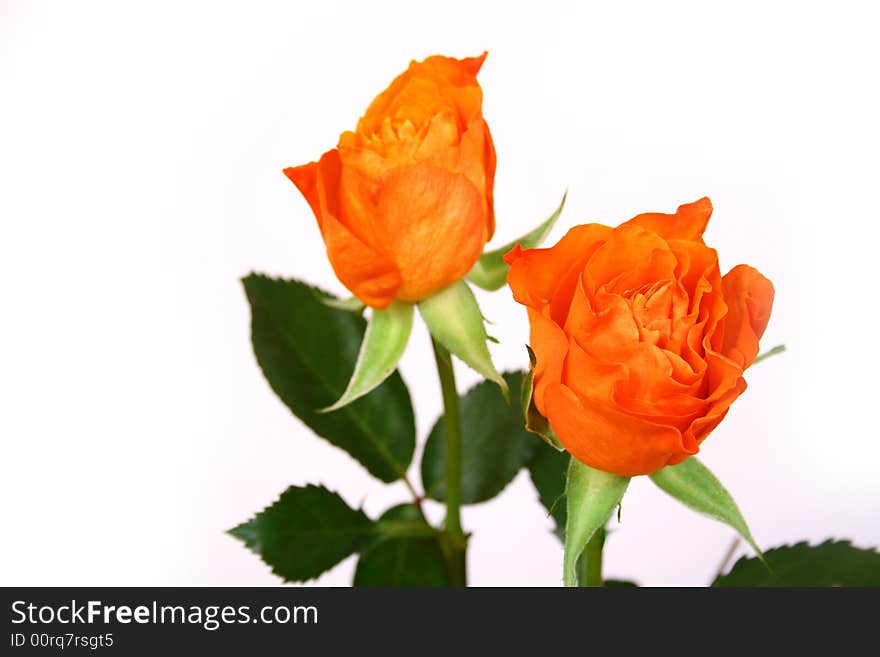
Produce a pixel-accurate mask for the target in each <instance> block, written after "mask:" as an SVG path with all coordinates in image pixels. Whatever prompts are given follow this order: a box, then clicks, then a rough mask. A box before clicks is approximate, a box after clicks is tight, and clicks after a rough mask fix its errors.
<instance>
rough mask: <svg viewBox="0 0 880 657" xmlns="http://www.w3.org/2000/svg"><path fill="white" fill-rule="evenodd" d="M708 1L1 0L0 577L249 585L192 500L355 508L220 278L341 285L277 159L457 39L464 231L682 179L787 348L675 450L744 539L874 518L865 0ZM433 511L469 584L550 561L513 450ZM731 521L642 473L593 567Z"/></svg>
mask: <svg viewBox="0 0 880 657" xmlns="http://www.w3.org/2000/svg"><path fill="white" fill-rule="evenodd" d="M720 7H721V5H720V4H719V5H716V4H715V3H706V2H695V3H689V4H681V3H666V2H665V3H645V4H630V3H623V2H620V3H609V2H595V3H592V2H591V3H586V2H572V3H556V2H549V1H547V0H543V1H541V2H534V3H527V2H504V3H501V2H498V3H494V2H493V3H487V2H484V3H477V2H474V0H465V1H464V2H454V1H449V0H447V1H445V2H439V3H416V2H413V1H412V0H406V1H403V2H376V1H372V2H352V3H347V4H341V3H336V2H326V1H325V2H286V3H279V4H269V3H262V2H248V3H244V2H242V3H237V4H226V3H218V2H211V3H205V4H201V3H192V2H167V3H166V2H149V3H147V2H144V3H134V2H103V3H98V2H85V1H83V2H39V1H35V2H25V1H23V0H22V1H18V2H8V1H7V2H3V3H2V4H0V221H2V233H0V286H2V288H0V289H2V296H0V300H2V311H0V312H2V322H0V439H2V446H3V452H2V458H0V467H2V473H0V500H2V501H0V509H2V517H0V521H2V527H3V530H2V534H3V539H2V546H0V557H2V558H0V583H2V584H6V585H11V584H22V585H25V584H26V585H38V584H93V585H99V584H107V585H135V584H171V585H174V584H181V585H183V584H273V583H275V582H276V581H277V580H276V579H275V578H274V577H273V576H272V575H271V574H270V573H269V571H268V568H266V567H265V566H264V565H263V564H262V563H261V562H260V561H259V560H258V559H257V558H256V557H255V556H254V555H252V554H250V553H249V552H247V551H246V550H245V549H244V548H243V547H242V546H241V545H240V544H239V543H238V542H237V541H236V540H234V539H232V538H230V537H229V536H227V535H225V534H224V533H223V532H224V530H226V529H227V528H229V527H232V526H233V525H235V524H237V523H238V522H240V521H242V520H244V519H246V518H248V517H249V516H250V515H251V514H252V513H253V512H254V511H256V510H258V509H260V508H262V507H263V506H265V505H267V504H268V503H271V502H272V501H273V500H274V499H275V498H276V497H277V495H278V494H279V493H280V492H281V491H282V490H283V489H284V488H285V487H286V486H288V485H290V484H303V483H305V482H315V483H318V482H324V483H326V484H328V485H329V487H330V488H332V489H336V490H338V491H340V493H341V494H342V495H343V497H344V498H345V499H346V500H347V501H348V502H349V503H350V504H352V505H357V504H360V503H361V502H363V504H364V507H365V509H366V510H367V511H368V512H369V513H370V514H372V515H373V516H376V515H378V514H379V513H380V512H381V511H382V510H384V509H385V508H386V507H387V506H389V505H391V504H392V503H394V502H396V501H402V500H404V499H405V498H406V493H405V490H404V489H403V486H402V485H400V484H395V485H391V486H386V485H382V484H379V483H376V482H374V481H372V480H371V479H370V478H369V477H368V476H367V475H366V473H365V471H364V470H363V469H362V468H361V467H360V466H359V465H358V464H357V463H356V462H354V461H353V460H352V459H350V458H349V457H348V456H347V455H346V454H345V453H344V452H342V451H340V450H338V449H336V448H334V447H332V446H330V445H329V444H327V443H325V442H324V441H322V440H320V439H318V438H315V437H314V436H312V435H311V434H310V432H309V431H308V430H307V429H306V428H304V426H303V425H302V424H300V423H299V421H298V420H296V419H295V418H294V417H293V416H292V415H291V414H290V412H289V411H288V410H287V409H286V408H285V407H284V406H283V405H282V404H281V402H279V401H278V400H277V399H276V398H275V396H274V395H273V394H272V392H271V390H270V389H269V387H268V385H267V384H266V383H265V381H264V380H263V378H262V376H261V374H260V372H259V370H258V368H257V366H256V363H255V360H254V357H253V355H252V352H251V349H250V344H249V312H248V307H247V304H246V302H245V298H244V295H243V293H242V288H241V285H240V283H239V278H240V277H241V276H243V275H245V274H247V273H248V272H249V271H251V270H258V271H262V272H267V273H271V274H273V275H283V276H293V277H298V278H301V279H305V280H308V281H310V282H312V283H316V284H320V285H322V286H324V287H325V288H328V289H332V290H334V291H336V292H342V291H343V290H342V288H341V286H340V284H339V283H338V282H337V281H336V279H335V277H334V275H333V273H332V270H331V269H330V267H329V265H328V263H327V262H326V259H325V256H324V249H323V244H322V242H321V240H320V237H319V234H318V230H317V226H316V224H315V220H314V218H313V217H312V215H311V213H310V211H309V209H308V206H307V205H306V203H305V201H304V200H303V199H302V198H301V197H300V195H299V194H298V192H297V191H296V189H295V188H294V187H293V185H291V183H290V182H289V181H288V180H287V179H286V178H285V177H284V176H283V175H282V173H281V169H282V168H283V167H284V166H288V165H295V164H301V163H303V162H306V161H309V160H311V159H315V158H317V157H318V156H319V155H320V154H321V153H322V152H323V151H324V150H326V149H328V148H330V147H332V146H333V145H335V143H336V139H337V137H338V134H339V132H341V131H342V130H344V129H348V128H352V127H353V126H354V125H355V122H356V120H357V118H358V116H359V115H360V114H361V113H362V112H363V110H364V109H365V108H366V106H367V104H368V103H369V101H370V100H371V99H372V98H373V96H374V95H375V94H376V93H378V92H379V91H381V90H382V89H383V88H384V87H385V86H386V85H387V84H388V83H389V82H390V80H391V79H392V78H393V77H394V76H395V75H397V74H398V73H399V72H401V71H402V70H403V69H404V68H405V67H406V66H407V64H408V62H409V60H410V59H413V58H417V59H421V58H423V57H425V56H427V55H430V54H433V53H443V54H448V55H453V56H459V57H460V56H467V55H476V54H479V53H481V52H482V51H483V50H484V49H485V50H489V53H490V54H489V58H488V59H487V60H486V63H485V66H484V68H483V71H482V73H481V74H480V80H481V82H482V85H483V88H484V91H485V114H486V116H487V118H488V120H489V122H490V125H491V129H492V132H493V134H494V137H495V143H496V146H497V150H498V174H497V184H496V200H497V216H498V230H497V237H496V239H495V241H494V242H493V244H502V243H504V242H506V241H507V240H509V239H511V238H513V237H516V236H517V235H519V234H521V233H523V232H524V231H525V230H526V229H528V228H531V227H532V226H533V225H534V224H536V222H538V221H540V220H543V219H544V218H545V217H546V215H547V214H548V213H549V212H550V211H551V210H552V209H553V208H554V207H555V206H556V204H557V203H558V201H559V198H560V197H561V195H562V192H563V191H564V190H565V189H566V188H568V189H569V190H570V194H569V204H568V207H567V208H566V211H565V213H564V215H563V218H562V221H561V222H560V225H559V226H557V228H556V229H555V230H554V233H553V234H552V235H551V240H550V241H551V242H555V241H556V240H557V239H558V238H559V237H561V235H562V234H564V232H565V231H566V230H567V229H568V228H569V227H571V226H572V225H574V224H576V223H584V222H587V221H601V222H604V223H609V224H612V225H615V224H617V223H619V222H620V221H623V220H626V219H628V218H630V217H631V216H632V215H634V214H637V213H638V212H642V211H666V212H671V211H674V209H675V208H676V206H677V205H679V204H680V203H684V202H688V201H692V200H695V199H696V198H699V197H701V196H703V195H708V196H710V197H711V198H712V200H713V202H714V204H715V208H716V212H715V215H714V217H713V220H712V222H711V223H710V226H709V230H708V232H707V240H708V241H709V243H710V244H712V245H714V246H715V247H717V248H718V250H719V252H720V254H721V259H722V268H723V270H725V271H726V270H727V269H729V268H730V267H732V266H733V265H735V264H737V263H740V262H746V263H749V264H752V265H754V266H756V267H758V268H759V269H760V270H761V271H762V272H763V273H764V274H765V275H767V276H768V277H769V278H771V279H772V280H773V282H774V283H775V285H776V304H775V307H774V310H773V316H772V319H771V322H770V326H769V328H768V330H767V333H766V336H765V339H764V342H763V346H764V347H765V348H768V347H771V346H773V345H775V344H778V343H781V342H785V343H786V344H787V345H788V348H789V351H788V352H787V353H786V354H784V355H782V356H777V357H775V358H773V359H771V360H769V361H767V362H766V363H763V364H761V365H759V366H756V367H755V369H754V370H752V371H750V372H749V373H748V377H747V378H748V381H749V390H748V392H746V393H745V395H744V396H743V397H742V398H741V399H740V400H738V401H737V402H736V404H735V405H734V406H733V409H732V411H731V413H730V415H729V416H728V418H727V420H726V421H725V422H724V423H723V424H722V425H721V427H720V428H719V429H717V430H716V431H715V432H714V434H713V435H712V436H711V437H710V438H709V439H708V441H707V442H706V443H704V449H703V458H704V461H705V462H706V463H707V464H708V465H710V466H711V467H712V468H713V469H714V470H715V472H716V473H717V474H718V476H719V477H720V478H721V479H722V481H723V482H725V484H726V485H727V487H728V488H729V489H730V490H731V491H732V492H733V493H734V496H735V497H736V499H737V500H738V502H739V504H740V506H741V507H742V510H743V512H744V514H745V516H746V517H747V519H748V520H749V522H750V524H751V526H752V529H753V532H754V534H755V536H756V537H757V538H758V541H759V542H760V543H761V544H762V545H763V546H766V547H770V546H773V545H777V544H780V543H785V542H791V541H795V540H798V539H801V538H809V539H812V540H821V539H824V538H826V537H829V536H835V537H848V538H852V539H854V541H855V542H856V543H857V544H859V545H863V546H868V545H877V544H880V522H878V515H880V514H878V508H877V507H878V500H880V478H878V475H877V471H878V465H880V440H878V438H880V436H878V431H877V428H876V427H877V422H876V412H877V401H876V398H877V390H878V384H877V372H878V362H877V347H876V337H875V336H876V332H877V329H878V325H880V310H878V309H880V304H878V301H877V298H876V297H877V259H878V254H877V239H876V238H877V228H876V226H877V223H878V219H880V217H878V210H877V206H878V197H877V185H878V182H880V165H878V153H880V132H878V116H880V102H878V85H877V68H876V66H877V62H878V61H880V48H878V41H877V38H876V25H877V22H876V20H875V17H873V16H871V15H870V13H869V11H868V7H869V3H865V4H864V5H856V4H852V3H847V2H835V3H833V4H828V3H826V4H825V5H824V7H825V8H820V7H819V6H818V5H813V4H811V3H804V2H798V3H792V4H790V5H784V4H778V3H768V2H760V3H749V2H737V3H732V4H731V3H728V4H727V5H726V7H727V8H724V9H722V8H720ZM479 299H480V302H481V304H482V306H483V309H484V312H485V314H486V315H487V316H488V317H490V318H491V319H492V320H493V321H495V322H496V323H497V325H496V327H494V331H495V333H496V334H497V335H498V337H499V338H501V340H502V345H501V346H499V347H497V348H495V349H494V354H495V356H496V362H497V363H498V364H499V365H500V366H502V367H504V368H522V367H524V365H525V364H526V354H525V350H524V348H523V344H524V343H525V341H526V336H527V323H526V318H525V313H524V311H523V309H522V308H521V307H519V306H518V305H516V304H515V303H513V302H512V300H511V299H510V297H509V292H507V291H501V292H498V293H495V294H492V295H490V294H481V295H480V297H479ZM428 354H429V349H428V342H427V339H426V337H425V334H424V329H423V327H421V326H417V328H416V331H415V338H414V340H413V342H412V343H411V345H410V349H409V351H408V353H407V354H406V356H405V357H404V360H403V363H402V373H403V376H404V378H405V379H406V380H407V382H408V383H409V385H410V386H411V389H412V391H413V394H414V398H415V406H416V414H417V421H418V426H419V429H420V436H422V437H423V436H424V435H425V434H426V433H427V431H428V429H429V428H430V426H431V424H432V422H433V420H434V418H435V416H436V415H437V414H438V412H439V410H440V399H439V390H438V386H437V383H436V381H435V378H434V373H433V364H432V361H431V359H430V357H429V355H428ZM475 381H476V375H475V374H473V373H472V372H469V371H467V370H466V369H465V368H461V369H460V370H459V383H460V387H461V388H462V389H464V388H465V387H466V386H468V385H470V384H472V383H473V382H475ZM412 472H413V475H414V476H415V477H417V476H418V468H417V467H415V466H414V467H413V469H412ZM431 512H432V514H433V516H434V517H441V516H442V509H441V508H439V507H437V508H432V509H431ZM464 521H465V525H466V528H467V529H468V530H471V531H473V532H475V533H474V538H473V540H472V547H471V551H470V557H469V559H470V561H469V564H470V573H471V581H472V583H473V584H476V585H506V584H519V585H550V586H553V585H558V584H560V580H561V559H562V552H561V549H560V546H559V544H558V543H557V541H556V539H555V538H554V537H553V536H552V535H551V534H550V531H549V529H550V526H551V523H550V521H549V520H548V519H547V518H546V515H545V513H544V511H543V510H542V508H541V507H540V506H539V505H538V503H537V501H536V495H535V492H534V490H533V488H532V487H531V482H530V481H529V480H528V477H527V476H526V475H525V474H521V475H520V476H519V477H518V478H517V479H516V480H515V481H514V483H513V484H512V485H511V486H509V487H508V488H507V489H506V490H505V491H504V493H503V494H502V495H501V496H500V497H498V498H497V499H496V500H494V501H492V502H490V503H487V504H483V505H480V506H476V507H469V508H467V509H466V510H465V513H464ZM732 538H733V534H732V531H731V530H729V529H728V528H726V527H725V526H723V525H719V524H716V523H714V522H712V521H710V520H708V519H705V518H702V517H699V516H697V515H695V514H693V513H691V512H689V511H687V510H684V509H683V508H681V507H679V506H678V505H677V504H676V503H675V502H673V501H672V500H671V499H668V498H667V497H665V495H664V494H662V493H661V492H660V491H658V490H656V489H654V487H653V486H652V485H651V484H650V482H649V481H647V480H645V479H644V478H641V479H639V480H637V481H635V482H634V483H633V485H632V486H631V488H630V492H629V493H628V494H627V497H626V500H625V504H624V513H623V523H622V525H620V526H618V527H616V528H615V531H614V533H613V535H612V536H611V538H610V539H609V541H608V544H607V551H606V555H607V556H606V563H607V568H606V573H607V575H609V576H618V577H624V576H625V577H632V578H635V579H637V580H638V581H640V582H641V583H643V584H645V585H669V584H685V585H701V584H704V583H706V582H707V581H708V580H710V579H711V577H712V576H713V574H714V572H715V570H716V569H717V566H718V563H719V561H720V559H721V557H722V554H723V553H724V552H725V550H726V549H727V547H728V545H729V544H730V542H731V540H732ZM353 569H354V559H349V560H347V561H345V562H344V563H343V564H342V565H340V566H339V567H337V568H336V569H334V570H333V571H331V572H330V573H328V574H326V575H325V576H323V577H321V578H320V579H319V580H317V582H318V583H319V584H328V585H329V584H347V583H348V582H349V581H350V577H351V574H352V572H353Z"/></svg>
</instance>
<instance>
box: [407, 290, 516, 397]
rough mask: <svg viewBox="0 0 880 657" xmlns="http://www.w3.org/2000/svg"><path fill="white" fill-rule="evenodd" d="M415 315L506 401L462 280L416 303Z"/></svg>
mask: <svg viewBox="0 0 880 657" xmlns="http://www.w3.org/2000/svg"><path fill="white" fill-rule="evenodd" d="M419 313H420V314H421V315H422V319H424V320H425V324H427V326H428V330H429V331H430V332H431V335H432V336H434V339H436V340H437V341H438V342H439V343H440V344H442V345H443V346H444V347H446V349H448V350H449V351H450V352H451V353H453V354H455V355H456V356H458V357H459V358H460V359H461V360H462V361H464V362H465V363H466V364H467V365H469V366H470V367H472V368H473V369H474V370H476V371H477V372H478V373H479V374H482V375H483V376H484V377H485V378H487V379H489V380H490V381H494V382H495V383H497V384H498V385H499V387H500V388H501V392H502V393H503V394H504V397H505V398H506V399H507V400H508V401H510V391H509V390H508V388H507V382H506V381H505V380H504V378H503V377H502V376H501V375H500V374H499V373H498V370H496V369H495V365H494V364H493V363H492V357H491V355H490V354H489V347H488V346H487V345H486V341H487V340H488V336H487V335H486V327H485V325H484V324H483V315H482V313H481V312H480V306H479V305H478V304H477V299H476V297H475V296H474V293H473V291H472V290H471V288H470V287H468V284H467V283H465V282H464V281H463V280H461V281H458V282H456V283H453V284H452V285H450V286H449V287H446V288H444V289H442V290H440V291H439V292H437V293H436V294H434V295H432V296H430V297H428V298H427V299H424V300H423V301H421V302H420V303H419Z"/></svg>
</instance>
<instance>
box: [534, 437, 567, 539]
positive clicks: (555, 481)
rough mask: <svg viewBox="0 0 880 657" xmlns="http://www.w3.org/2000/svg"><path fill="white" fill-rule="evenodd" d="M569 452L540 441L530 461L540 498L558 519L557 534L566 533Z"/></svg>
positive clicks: (549, 511)
mask: <svg viewBox="0 0 880 657" xmlns="http://www.w3.org/2000/svg"><path fill="white" fill-rule="evenodd" d="M569 460H571V456H569V454H568V452H560V451H557V450H556V448H554V447H551V446H550V445H548V444H547V443H543V442H539V443H538V447H537V448H536V450H535V455H534V457H533V458H532V460H531V462H530V463H529V474H530V475H531V477H532V483H533V484H535V488H536V489H537V490H538V499H540V500H541V504H543V505H544V507H545V508H546V509H547V512H548V513H550V514H551V515H552V516H553V519H554V520H555V521H556V535H557V536H558V537H559V538H560V540H561V539H562V537H563V535H564V534H565V499H564V497H563V496H564V494H565V476H566V473H567V472H568V462H569Z"/></svg>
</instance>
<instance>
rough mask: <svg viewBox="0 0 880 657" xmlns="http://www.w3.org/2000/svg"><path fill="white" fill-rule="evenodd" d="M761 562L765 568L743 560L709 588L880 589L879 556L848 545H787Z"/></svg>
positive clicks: (871, 551) (768, 552)
mask: <svg viewBox="0 0 880 657" xmlns="http://www.w3.org/2000/svg"><path fill="white" fill-rule="evenodd" d="M764 558H765V559H766V560H767V565H766V566H765V565H764V564H763V563H761V562H760V561H759V560H758V559H757V558H750V559H747V558H745V557H743V558H742V559H740V560H739V561H737V562H736V564H734V566H733V568H732V569H731V571H730V572H729V573H728V574H727V575H722V576H721V577H719V578H718V579H716V580H715V581H714V582H713V584H712V586H718V587H732V586H880V554H878V553H877V552H876V551H875V550H873V549H868V550H865V549H861V548H857V547H854V546H853V545H852V544H851V543H850V542H849V541H834V540H828V541H825V542H824V543H822V544H821V545H809V544H807V543H798V544H796V545H786V546H784V547H778V548H774V549H772V550H768V551H767V552H765V553H764ZM768 566H769V570H768Z"/></svg>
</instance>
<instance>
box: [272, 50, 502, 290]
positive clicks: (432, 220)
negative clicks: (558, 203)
mask: <svg viewBox="0 0 880 657" xmlns="http://www.w3.org/2000/svg"><path fill="white" fill-rule="evenodd" d="M485 57H486V55H485V53H484V54H483V55H482V56H481V57H473V58H469V59H463V60H457V59H450V58H448V57H439V56H435V57H429V58H428V59H426V60H425V61H424V62H420V63H418V62H412V63H411V64H410V66H409V69H407V70H406V72H404V73H403V74H402V75H400V76H399V77H397V78H396V79H395V80H394V82H392V83H391V86H390V87H388V89H386V90H385V91H383V92H382V93H381V94H379V96H377V97H376V99H375V100H374V101H373V103H372V104H371V105H370V107H369V108H368V109H367V113H366V114H364V116H363V117H362V118H361V120H360V121H359V122H358V126H357V130H356V131H355V132H344V133H342V135H341V136H340V137H339V143H338V145H337V148H335V149H333V150H331V151H328V152H326V153H324V155H323V156H322V157H321V159H320V161H319V162H310V163H309V164H305V165H303V166H299V167H293V168H289V169H285V170H284V173H285V174H287V176H288V177H289V178H290V179H291V180H292V181H293V182H294V184H295V185H296V186H297V187H298V188H299V190H300V192H302V194H303V196H305V197H306V200H307V201H308V202H309V205H310V206H311V208H312V211H313V212H314V213H315V217H317V219H318V226H319V227H320V229H321V235H322V236H323V238H324V243H325V245H326V246H327V255H328V256H329V258H330V263H331V264H332V265H333V269H334V270H335V272H336V275H337V276H338V277H339V280H340V281H342V283H343V284H344V285H345V286H346V287H347V288H348V289H349V290H351V291H352V292H353V293H354V294H355V296H357V297H358V298H359V299H360V300H361V301H363V302H364V303H366V304H367V305H369V306H372V307H374V308H385V307H386V306H388V304H389V303H391V301H392V300H394V299H400V300H402V301H410V302H415V301H421V300H422V299H425V298H426V297H428V296H430V295H432V294H433V293H434V292H437V291H438V290H440V289H442V288H444V287H446V286H448V285H450V284H452V283H454V282H456V281H457V280H459V279H460V278H463V277H464V276H465V274H467V273H468V271H469V270H470V268H471V267H472V266H473V264H474V263H475V262H476V261H477V259H478V258H479V257H480V254H481V253H482V250H483V246H484V245H485V243H486V242H487V241H488V240H489V239H490V238H491V237H492V233H493V231H494V228H495V219H494V212H493V207H492V185H493V181H494V177H495V149H494V147H493V145H492V137H491V136H490V134H489V127H488V125H486V121H485V120H483V113H482V100H483V94H482V90H481V89H480V86H479V84H478V83H477V78H476V75H477V72H478V71H479V70H480V67H481V66H482V64H483V60H484V59H485Z"/></svg>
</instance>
